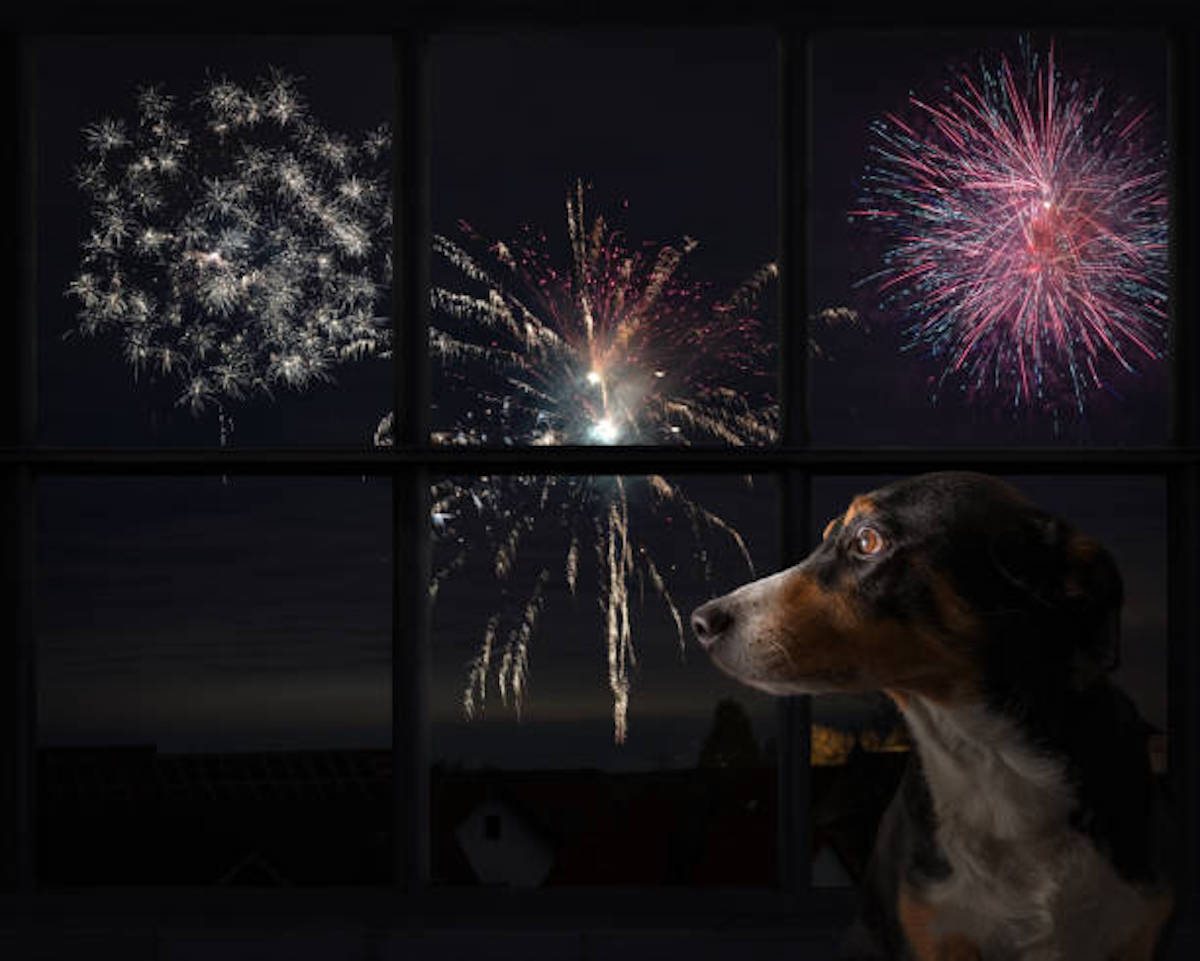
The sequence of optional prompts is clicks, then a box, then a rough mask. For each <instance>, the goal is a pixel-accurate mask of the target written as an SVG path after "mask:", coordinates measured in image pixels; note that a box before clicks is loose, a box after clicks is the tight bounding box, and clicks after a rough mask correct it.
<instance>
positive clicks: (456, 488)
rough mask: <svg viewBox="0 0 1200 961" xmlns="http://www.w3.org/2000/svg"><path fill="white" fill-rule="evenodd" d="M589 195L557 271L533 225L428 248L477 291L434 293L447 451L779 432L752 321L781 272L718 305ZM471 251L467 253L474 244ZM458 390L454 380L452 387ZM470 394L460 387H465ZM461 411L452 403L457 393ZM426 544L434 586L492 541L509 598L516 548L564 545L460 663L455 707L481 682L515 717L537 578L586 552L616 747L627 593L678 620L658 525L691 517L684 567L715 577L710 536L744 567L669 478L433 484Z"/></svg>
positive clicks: (571, 201) (671, 250)
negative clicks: (510, 235)
mask: <svg viewBox="0 0 1200 961" xmlns="http://www.w3.org/2000/svg"><path fill="white" fill-rule="evenodd" d="M584 199H585V192H584V189H583V187H582V185H578V186H577V187H576V190H575V191H574V193H573V194H572V195H570V196H568V198H567V207H566V213H567V227H568V237H569V244H570V259H569V263H568V266H567V267H566V268H565V269H563V268H560V267H559V266H556V264H555V262H554V260H553V258H552V257H551V256H550V254H549V253H548V252H547V251H546V249H545V245H544V238H542V237H539V236H537V235H535V234H533V232H532V231H527V232H526V233H525V234H524V236H523V237H522V239H521V240H518V241H514V242H512V243H504V242H494V243H488V242H487V241H485V240H484V239H483V238H482V237H481V236H480V235H479V234H477V233H476V232H475V231H474V230H473V229H471V228H470V227H469V226H468V225H466V224H462V225H461V227H462V230H463V233H464V235H465V238H466V242H465V245H464V244H459V243H455V242H454V241H452V240H450V239H448V238H446V237H436V238H435V250H436V251H437V253H439V254H440V255H441V256H442V257H443V258H444V259H445V260H446V261H447V262H448V263H449V264H450V265H452V266H453V267H455V268H457V270H458V272H459V273H460V275H461V276H462V277H463V278H465V279H466V281H467V282H468V285H469V286H472V287H474V288H476V289H475V291H474V292H470V293H468V292H464V291H462V290H450V289H447V288H444V287H435V288H434V289H433V290H432V304H433V308H434V311H435V314H436V316H437V318H438V323H437V324H436V325H435V326H433V327H431V333H430V343H431V352H432V354H433V355H434V357H435V358H437V360H438V361H439V362H440V365H441V374H442V376H443V377H444V378H445V381H446V383H447V384H448V385H449V386H448V387H447V388H446V389H444V390H439V391H438V394H437V396H438V397H439V398H440V399H442V400H443V406H444V407H447V408H451V409H450V411H449V413H448V414H447V413H444V412H443V413H442V417H443V421H446V420H449V422H448V423H447V422H443V423H439V425H438V429H437V430H436V432H435V433H434V435H433V440H434V441H435V442H436V443H441V444H506V445H562V444H617V443H620V444H676V445H690V444H704V443H718V444H727V445H747V444H765V443H770V442H772V441H774V440H775V438H776V436H777V432H778V427H777V424H778V406H777V404H776V403H775V401H774V399H773V398H772V396H771V394H770V388H771V387H772V386H773V384H772V383H771V382H772V379H773V378H772V376H771V375H772V373H773V372H772V371H771V364H770V351H771V344H770V343H769V341H770V338H764V337H763V332H762V329H761V323H760V320H759V318H758V316H757V311H758V300H759V295H760V293H761V291H762V289H763V287H764V286H765V285H766V284H768V283H769V282H770V281H771V280H772V279H773V278H774V277H775V275H776V269H775V266H774V265H773V264H769V265H767V266H765V267H763V268H762V269H761V270H759V271H758V272H757V273H756V274H755V275H754V276H753V277H752V278H751V279H750V280H749V281H747V282H746V283H745V284H743V285H742V286H741V287H740V288H738V289H737V290H736V291H734V293H733V294H732V295H731V296H729V297H726V298H723V299H717V298H714V297H712V296H711V293H710V292H709V290H708V289H707V288H706V287H705V286H703V285H700V284H697V283H694V282H692V281H689V280H687V279H686V278H684V277H683V276H682V271H681V263H682V261H683V259H684V257H685V256H686V254H687V253H689V252H690V251H691V250H692V249H694V247H695V245H696V242H695V241H694V240H691V239H690V238H685V239H684V241H683V242H682V243H681V244H680V245H678V246H656V245H648V246H646V247H643V248H642V249H640V250H631V249H630V248H629V246H628V245H627V243H626V242H625V241H624V240H623V238H622V237H621V235H620V234H619V233H616V232H614V231H612V230H610V229H609V227H608V225H607V223H606V222H605V221H604V219H603V218H600V217H597V218H595V219H594V220H592V221H590V222H589V221H588V220H587V219H586V216H585V210H584ZM468 247H470V248H471V249H470V250H469V249H468ZM455 385H459V386H455ZM461 388H465V389H461ZM456 396H457V397H458V398H460V399H462V398H467V399H469V400H470V404H469V406H468V405H463V404H459V405H457V406H453V398H454V397H456ZM434 496H435V504H434V512H435V517H440V518H442V519H443V523H442V524H441V526H440V527H439V526H438V525H435V539H437V540H438V542H439V543H440V544H441V545H442V546H443V547H444V548H445V549H446V550H447V551H448V552H449V555H450V560H449V561H448V562H447V563H446V564H445V565H444V566H442V567H441V568H439V569H438V571H437V572H436V574H435V576H434V582H433V587H432V589H433V591H434V592H436V591H437V589H438V585H440V583H441V582H442V581H443V580H444V579H445V578H446V577H449V576H451V575H452V574H454V573H455V572H456V571H458V570H460V569H461V568H462V567H463V565H464V564H465V562H466V556H467V553H468V552H469V551H471V550H472V549H475V550H478V549H479V547H480V545H481V544H486V545H488V549H489V553H490V556H491V558H492V564H491V566H492V569H493V574H494V576H495V578H496V580H497V582H498V583H499V585H500V588H501V595H502V596H505V592H506V591H507V585H508V584H510V583H511V582H512V581H513V571H514V568H515V567H516V564H517V558H518V556H519V554H520V552H521V550H522V546H523V544H524V543H525V542H526V541H527V540H528V539H529V538H531V537H533V536H535V535H537V534H539V533H542V534H546V535H548V536H555V537H559V538H561V543H562V554H561V556H562V565H561V569H560V570H557V571H552V570H551V569H549V568H544V569H541V570H539V571H538V572H537V574H536V577H535V578H534V585H533V588H532V589H531V590H529V591H523V592H521V593H519V594H516V595H515V597H509V598H508V607H509V608H510V609H509V610H508V611H501V612H498V613H494V614H493V615H492V616H491V617H490V618H489V620H488V623H487V626H486V628H485V631H484V637H483V641H482V643H481V644H480V647H479V650H478V653H477V655H476V657H475V659H474V660H473V661H472V662H471V665H470V670H469V677H468V681H467V686H466V689H465V691H464V695H463V707H464V709H465V711H466V713H467V714H468V716H471V715H474V714H476V713H478V712H479V711H481V710H482V709H483V706H484V704H485V701H486V693H487V685H488V679H489V677H490V676H492V674H494V675H495V679H496V683H497V686H498V687H499V690H500V693H501V696H502V697H503V698H504V699H505V700H511V701H512V702H513V703H514V704H515V706H516V708H517V710H518V711H519V710H520V703H521V696H522V692H523V691H524V689H525V684H526V675H527V671H528V666H529V649H530V644H531V641H532V639H533V637H534V635H535V632H536V627H537V621H538V617H539V615H540V613H541V610H542V607H543V603H544V600H543V599H544V590H545V585H546V584H547V582H548V581H549V580H550V578H551V577H558V576H561V577H562V579H563V581H564V582H565V583H566V585H567V586H568V588H569V589H570V590H571V591H572V593H574V591H575V588H576V583H577V580H578V576H579V571H580V567H581V560H582V558H583V557H584V556H586V555H587V554H589V553H590V554H591V555H592V556H593V557H594V562H595V569H596V572H597V579H598V588H599V603H600V610H601V619H602V626H601V634H602V637H603V641H604V649H605V654H606V657H607V662H608V682H609V688H610V690H611V693H612V698H613V724H614V737H615V739H616V740H617V741H618V742H620V741H622V740H624V738H625V734H626V727H627V714H628V706H629V695H630V673H629V672H630V668H631V666H633V664H634V663H635V662H636V652H635V648H634V644H633V627H632V621H631V611H630V599H631V595H634V596H636V595H637V594H638V593H640V592H642V591H644V590H645V589H646V588H647V587H649V589H650V590H651V591H653V592H654V593H655V594H656V595H657V596H658V597H659V598H661V600H662V603H663V605H664V609H665V610H666V611H667V613H668V614H669V616H670V618H671V619H672V622H673V624H674V627H675V630H676V633H677V636H678V641H679V643H680V645H681V646H682V644H683V619H682V617H681V616H680V612H679V610H678V608H677V607H676V605H675V602H674V600H673V598H672V594H671V590H670V588H669V586H668V584H667V582H666V580H665V579H664V577H663V574H662V572H661V571H660V570H659V568H658V566H657V565H656V564H655V561H654V556H653V554H652V552H651V550H650V549H649V546H648V541H649V539H650V537H649V536H648V535H649V534H650V532H651V531H659V532H661V531H662V530H663V529H664V525H668V526H667V528H666V529H668V530H673V529H674V528H672V527H670V526H669V525H670V524H671V523H672V522H674V521H676V520H678V521H679V522H682V523H685V524H686V525H688V527H689V529H690V531H691V536H692V539H693V544H694V553H695V559H696V561H697V563H698V565H699V566H700V567H701V568H703V569H704V570H705V576H706V577H708V578H710V579H711V569H710V563H709V555H708V548H707V547H706V542H707V541H708V540H709V539H710V538H711V537H712V536H714V535H719V536H720V537H722V538H724V539H726V540H727V542H728V543H730V544H732V545H734V546H735V547H736V550H737V551H738V552H739V554H740V556H741V557H742V558H743V560H744V562H745V563H746V565H747V568H748V569H749V570H750V571H753V565H752V564H751V561H750V554H749V551H748V549H747V547H746V545H745V543H744V542H743V540H742V538H741V535H740V534H739V533H738V532H737V531H736V530H735V529H734V528H733V527H732V526H731V525H730V524H729V523H727V522H726V521H725V520H724V519H723V518H721V517H720V516H719V515H717V514H715V513H713V512H712V511H710V510H708V509H707V508H705V507H704V506H703V505H702V504H700V503H698V502H697V501H696V500H694V499H693V498H691V497H690V496H689V495H688V493H687V492H686V491H685V489H684V488H682V487H681V486H680V485H679V484H677V483H675V482H673V481H671V480H668V479H667V478H665V477H662V476H658V475H653V476H649V477H646V478H637V479H635V478H628V477H573V476H553V477H521V476H517V477H484V478H480V479H478V480H475V481H470V482H459V481H456V480H446V481H444V482H442V483H441V484H440V485H438V487H437V488H436V489H435V492H434Z"/></svg>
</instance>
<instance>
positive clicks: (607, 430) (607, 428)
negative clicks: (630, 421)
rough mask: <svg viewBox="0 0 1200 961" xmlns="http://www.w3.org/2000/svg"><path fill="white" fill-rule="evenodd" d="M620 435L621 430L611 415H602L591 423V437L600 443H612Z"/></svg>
mask: <svg viewBox="0 0 1200 961" xmlns="http://www.w3.org/2000/svg"><path fill="white" fill-rule="evenodd" d="M620 435H621V430H620V428H619V427H617V425H616V424H615V423H613V419H612V418H611V417H603V418H601V419H600V420H598V421H596V423H594V424H593V425H592V438H593V440H598V441H599V442H600V443H601V444H614V443H616V440H617V438H618V437H619V436H620Z"/></svg>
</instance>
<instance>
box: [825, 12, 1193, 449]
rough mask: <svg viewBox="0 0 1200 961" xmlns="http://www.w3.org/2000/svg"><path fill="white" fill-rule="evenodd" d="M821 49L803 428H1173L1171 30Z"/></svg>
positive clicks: (1098, 438) (991, 432)
mask: <svg viewBox="0 0 1200 961" xmlns="http://www.w3.org/2000/svg"><path fill="white" fill-rule="evenodd" d="M811 52H812V63H813V74H812V75H813V96H812V125H813V126H812V130H813V137H812V154H811V163H812V172H813V174H812V182H811V189H810V191H809V220H808V229H809V248H808V249H809V283H808V292H809V297H810V303H809V306H810V311H811V312H812V314H813V316H814V322H813V326H812V338H813V341H812V350H811V356H812V361H811V363H810V365H809V366H810V370H811V377H810V399H811V418H812V436H813V438H814V442H815V443H817V444H818V445H821V446H846V445H848V446H858V445H863V444H867V445H870V444H881V443H882V444H896V443H915V444H926V445H945V444H965V445H979V444H995V445H1008V444H1020V445H1027V444H1059V443H1063V444H1071V445H1089V444H1095V445H1131V446H1136V445H1147V444H1162V443H1165V442H1166V440H1167V398H1168V393H1169V380H1168V363H1167V342H1168V313H1169V309H1170V304H1169V302H1168V297H1167V294H1168V276H1167V258H1168V250H1167V227H1168V202H1169V192H1168V171H1167V148H1166V144H1167V136H1168V129H1167V128H1168V115H1169V107H1168V100H1167V84H1166V76H1167V69H1166V68H1167V60H1166V43H1165V39H1164V38H1163V37H1162V36H1161V35H1153V34H1138V33H1129V32H1125V33H1121V34H1120V35H1116V34H1091V33H1088V34H1084V33H1063V34H1059V35H1050V34H1041V33H1035V34H1032V35H1024V36H1019V35H1018V34H1016V33H1013V34H1008V33H929V32H926V33H922V34H911V33H902V34H897V33H895V32H891V33H829V34H822V35H820V36H819V37H818V38H817V39H816V40H815V41H814V42H813V44H812V48H811ZM864 63H866V64H870V69H868V70H864V69H863V66H862V65H863V64H864Z"/></svg>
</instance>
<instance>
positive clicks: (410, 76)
mask: <svg viewBox="0 0 1200 961" xmlns="http://www.w3.org/2000/svg"><path fill="white" fill-rule="evenodd" d="M427 46H428V45H427V35H426V33H425V31H424V30H423V29H422V28H421V27H420V25H419V24H415V23H413V24H409V25H408V28H407V29H406V30H404V31H403V32H401V33H399V34H397V35H396V37H395V38H394V41H393V50H394V55H395V58H396V63H395V71H396V74H395V76H396V112H397V113H396V118H397V119H396V125H395V148H394V149H395V167H394V176H395V179H394V183H393V196H394V198H395V199H394V201H393V203H394V211H395V216H394V218H393V228H392V231H393V233H392V254H393V256H392V264H393V268H392V272H393V285H392V290H393V303H392V316H393V325H394V326H393V345H394V346H393V353H392V365H393V372H394V384H393V390H394V397H393V405H394V430H393V437H394V444H395V448H394V449H397V450H398V449H399V448H401V447H403V448H407V449H409V450H421V449H424V448H425V447H426V446H427V444H428V438H429V364H428V355H429V352H428V340H429V333H428V330H429V328H428V301H429V297H428V292H427V290H426V285H427V279H428V263H429V256H428V250H429V242H428V237H429V224H428V221H429V161H428V157H429V149H428V148H429V122H428V120H429V111H428V71H427V69H426V56H427ZM392 491H393V493H392V498H393V499H392V503H393V536H394V542H393V558H394V562H395V563H394V570H393V578H394V589H393V600H392V751H393V757H394V762H395V763H394V770H395V775H394V778H393V783H394V784H395V786H396V787H395V791H396V798H395V799H396V804H395V808H394V810H395V817H396V821H395V831H396V846H395V858H396V860H395V869H396V874H395V877H396V881H397V883H399V884H400V885H401V886H402V887H403V888H404V889H405V890H406V891H408V892H409V893H412V894H419V893H420V892H421V891H423V890H424V888H425V887H426V885H427V884H428V881H429V711H428V703H429V687H430V672H431V668H430V616H429V573H430V554H429V552H430V543H429V504H428V502H429V470H428V467H427V466H424V465H422V464H420V463H417V464H409V465H406V466H403V467H399V468H397V470H396V472H394V474H393V488H392Z"/></svg>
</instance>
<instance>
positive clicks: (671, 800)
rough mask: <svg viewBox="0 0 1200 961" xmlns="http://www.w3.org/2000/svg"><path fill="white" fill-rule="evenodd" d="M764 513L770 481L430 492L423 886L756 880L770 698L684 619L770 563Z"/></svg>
mask: <svg viewBox="0 0 1200 961" xmlns="http://www.w3.org/2000/svg"><path fill="white" fill-rule="evenodd" d="M777 504H778V497H777V491H776V487H775V484H774V483H773V481H772V480H771V478H769V477H755V478H754V479H753V485H752V486H750V485H749V483H748V481H747V480H745V479H742V478H714V477H703V478H670V479H666V478H652V477H624V478H616V477H558V478H550V477H530V478H501V477H479V478H473V479H463V478H457V479H453V478H448V479H446V480H444V481H443V482H442V483H440V484H439V486H438V491H437V502H436V504H435V515H434V520H435V525H437V526H438V532H437V535H436V541H437V543H436V547H435V558H436V562H435V569H436V583H437V593H436V598H437V600H436V606H435V609H434V682H433V683H434V687H433V697H432V705H433V716H432V724H433V757H434V767H433V772H432V790H433V804H432V812H433V814H432V817H433V823H432V830H433V843H432V850H433V877H434V880H435V882H436V883H438V884H448V885H474V884H511V885H516V886H539V885H546V886H564V885H603V884H621V885H635V886H636V885H660V884H666V885H733V886H764V885H772V884H774V883H775V817H776V815H775V810H776V805H775V798H776V785H775V768H776V763H775V755H776V740H775V738H776V714H777V705H776V702H775V701H774V700H773V699H771V698H770V697H767V696H766V695H762V694H759V693H757V692H755V691H754V690H752V689H750V688H748V687H743V686H741V685H739V684H737V683H736V682H734V681H733V680H731V679H729V678H727V677H725V676H724V675H723V674H721V673H720V672H719V671H718V670H717V668H716V667H714V666H713V664H712V663H711V662H710V661H709V658H708V657H707V656H706V655H705V653H704V652H703V651H702V650H701V649H700V648H699V647H698V646H697V645H696V644H695V642H694V641H693V639H692V637H691V631H690V628H689V627H688V617H689V614H690V612H691V610H692V609H693V608H694V607H695V606H696V605H698V604H700V603H702V602H703V601H704V600H706V599H707V598H708V597H710V596H713V595H715V594H720V593H723V592H725V591H727V590H730V589H732V588H733V587H736V586H737V585H738V584H740V583H741V582H743V581H745V580H748V579H750V577H751V576H752V572H751V566H750V564H749V563H748V560H752V562H753V570H754V571H760V572H762V571H770V570H774V568H775V567H776V566H777V564H778V558H779V545H778V521H777V513H776V508H777ZM626 618H628V620H626ZM626 624H627V625H628V632H627V633H626Z"/></svg>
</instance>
